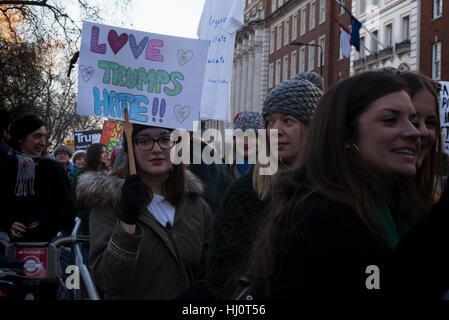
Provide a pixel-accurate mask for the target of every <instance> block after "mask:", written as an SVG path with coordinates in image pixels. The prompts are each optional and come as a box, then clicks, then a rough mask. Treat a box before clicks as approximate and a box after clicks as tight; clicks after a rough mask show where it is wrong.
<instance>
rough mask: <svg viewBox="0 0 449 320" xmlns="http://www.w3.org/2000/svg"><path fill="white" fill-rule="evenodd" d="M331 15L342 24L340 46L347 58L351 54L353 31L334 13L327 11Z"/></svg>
mask: <svg viewBox="0 0 449 320" xmlns="http://www.w3.org/2000/svg"><path fill="white" fill-rule="evenodd" d="M327 13H328V14H329V16H330V17H331V18H332V19H333V20H334V21H335V22H336V23H337V24H338V25H339V26H340V48H341V51H342V53H343V56H344V57H345V58H349V56H350V55H351V45H352V42H351V31H349V29H348V28H346V27H345V26H344V25H343V24H342V23H341V22H340V21H338V20H337V18H335V17H334V16H333V15H332V13H330V12H329V11H328V12H327Z"/></svg>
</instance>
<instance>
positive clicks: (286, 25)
mask: <svg viewBox="0 0 449 320" xmlns="http://www.w3.org/2000/svg"><path fill="white" fill-rule="evenodd" d="M289 32H290V20H289V19H287V20H285V23H284V46H286V45H288V43H289V38H290V37H289Z"/></svg>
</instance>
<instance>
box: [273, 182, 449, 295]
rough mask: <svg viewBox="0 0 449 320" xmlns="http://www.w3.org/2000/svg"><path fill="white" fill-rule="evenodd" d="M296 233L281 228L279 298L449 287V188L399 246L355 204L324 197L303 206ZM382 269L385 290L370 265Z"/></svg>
mask: <svg viewBox="0 0 449 320" xmlns="http://www.w3.org/2000/svg"><path fill="white" fill-rule="evenodd" d="M301 210H303V211H302V212H301V214H299V212H298V215H297V216H295V217H299V216H302V217H305V220H304V223H303V224H301V227H296V228H295V230H296V231H295V232H289V233H281V232H280V233H279V237H278V239H277V240H278V241H277V247H278V249H279V252H280V254H279V256H278V259H277V260H276V261H277V262H276V268H275V272H274V276H273V277H272V281H271V286H272V295H271V297H272V298H275V299H285V298H286V299H298V298H312V297H316V298H319V299H329V300H332V299H342V298H348V297H351V298H360V297H379V298H388V299H403V298H411V299H440V298H441V297H442V296H443V294H444V293H445V292H446V291H447V290H448V289H449V259H448V258H449V254H448V253H449V192H448V190H447V189H446V191H445V194H444V195H443V196H442V198H441V200H440V202H439V203H438V204H437V205H436V206H435V207H434V208H433V209H432V210H431V212H429V213H427V214H426V215H425V216H424V217H423V218H422V220H421V221H419V222H418V223H417V224H416V225H414V226H413V228H412V229H411V230H410V231H409V232H408V233H406V234H405V235H404V236H403V237H402V239H401V241H400V242H399V244H398V246H397V247H396V248H395V249H392V248H390V247H389V246H388V245H387V244H386V243H384V242H383V241H381V240H379V239H378V238H377V237H375V236H373V235H372V234H371V233H370V231H369V230H368V229H367V228H366V227H365V226H364V225H363V224H362V223H361V221H360V219H359V218H358V217H356V215H355V214H354V213H352V212H351V211H350V210H349V209H347V208H346V207H344V206H343V205H341V204H338V203H335V202H334V203H333V202H331V201H329V200H327V199H326V198H324V197H323V196H318V195H317V196H314V197H312V198H309V199H308V200H307V201H306V203H305V204H304V206H302V207H301ZM371 265H375V266H377V267H378V268H379V275H380V278H379V279H380V289H371V290H368V289H367V286H366V282H367V280H368V283H371V284H372V283H373V282H372V281H371V280H372V279H373V278H371V279H368V278H369V277H370V276H372V275H374V273H373V271H368V272H367V267H368V266H371Z"/></svg>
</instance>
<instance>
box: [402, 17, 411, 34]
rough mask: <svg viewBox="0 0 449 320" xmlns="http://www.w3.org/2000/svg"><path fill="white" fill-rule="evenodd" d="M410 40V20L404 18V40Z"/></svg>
mask: <svg viewBox="0 0 449 320" xmlns="http://www.w3.org/2000/svg"><path fill="white" fill-rule="evenodd" d="M407 39H410V18H409V16H405V17H402V40H407Z"/></svg>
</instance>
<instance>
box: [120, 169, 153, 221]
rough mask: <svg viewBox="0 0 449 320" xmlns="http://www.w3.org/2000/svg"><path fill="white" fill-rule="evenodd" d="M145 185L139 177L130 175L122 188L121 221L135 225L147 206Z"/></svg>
mask: <svg viewBox="0 0 449 320" xmlns="http://www.w3.org/2000/svg"><path fill="white" fill-rule="evenodd" d="M146 192H147V191H146V189H145V185H144V184H143V181H142V178H140V177H139V176H138V175H135V174H133V175H130V176H129V177H128V178H126V180H125V183H124V184H123V186H122V211H121V215H120V220H121V221H122V222H124V223H126V224H129V225H135V224H136V223H137V220H138V218H139V214H140V212H141V210H142V208H143V206H144V204H145V198H146V197H145V193H146Z"/></svg>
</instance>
